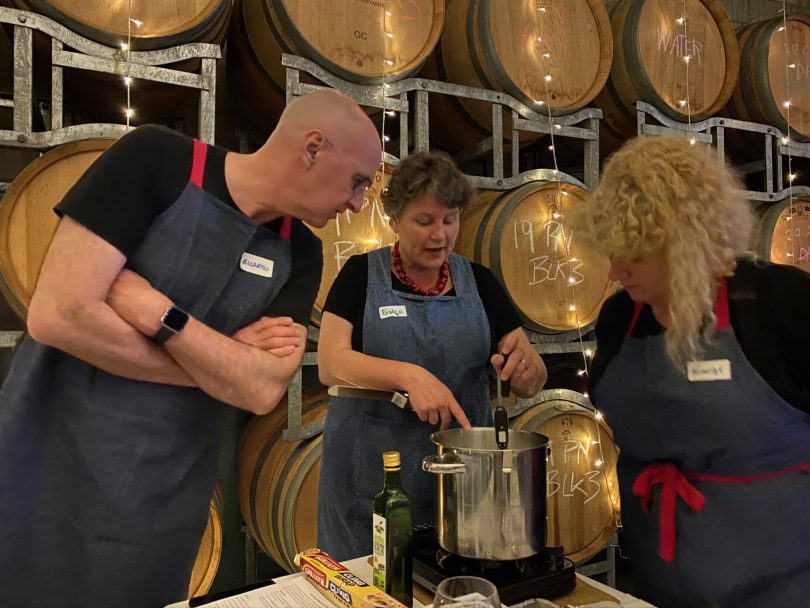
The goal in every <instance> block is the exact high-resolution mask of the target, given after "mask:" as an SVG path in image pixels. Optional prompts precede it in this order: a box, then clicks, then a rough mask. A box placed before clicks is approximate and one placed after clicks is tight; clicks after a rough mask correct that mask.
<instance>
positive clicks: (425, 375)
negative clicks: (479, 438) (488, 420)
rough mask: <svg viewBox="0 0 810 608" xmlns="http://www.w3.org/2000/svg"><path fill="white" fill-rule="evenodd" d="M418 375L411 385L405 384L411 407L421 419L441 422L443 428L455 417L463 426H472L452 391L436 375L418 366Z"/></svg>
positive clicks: (431, 422) (466, 427)
mask: <svg viewBox="0 0 810 608" xmlns="http://www.w3.org/2000/svg"><path fill="white" fill-rule="evenodd" d="M418 369H419V370H420V371H419V372H417V374H416V377H415V378H414V380H413V381H412V382H409V383H408V384H409V386H403V388H404V389H405V390H406V391H408V398H409V400H410V402H411V407H413V411H414V412H416V415H417V416H418V417H419V420H421V421H422V422H429V423H430V424H439V425H440V426H439V428H440V429H441V430H444V429H446V428H447V427H448V426H450V423H451V422H452V421H453V419H454V418H455V419H456V420H458V423H459V424H460V425H461V427H462V428H465V429H469V428H471V427H472V425H471V424H470V421H469V420H468V419H467V416H466V415H465V414H464V410H462V409H461V406H460V405H459V404H458V401H456V398H455V397H454V396H453V393H452V391H451V390H450V389H449V388H447V386H445V384H444V383H443V382H442V381H441V380H439V379H438V378H437V377H436V376H434V375H433V374H431V373H430V372H429V371H427V370H426V369H424V368H418Z"/></svg>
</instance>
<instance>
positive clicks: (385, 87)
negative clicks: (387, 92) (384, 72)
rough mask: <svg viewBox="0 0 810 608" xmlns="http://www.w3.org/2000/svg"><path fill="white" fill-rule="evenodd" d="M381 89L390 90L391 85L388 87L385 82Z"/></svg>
mask: <svg viewBox="0 0 810 608" xmlns="http://www.w3.org/2000/svg"><path fill="white" fill-rule="evenodd" d="M383 88H384V89H390V88H391V85H390V84H388V83H387V82H386V83H385V84H384V85H383Z"/></svg>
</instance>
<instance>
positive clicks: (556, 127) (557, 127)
mask: <svg viewBox="0 0 810 608" xmlns="http://www.w3.org/2000/svg"><path fill="white" fill-rule="evenodd" d="M554 128H555V129H562V125H554Z"/></svg>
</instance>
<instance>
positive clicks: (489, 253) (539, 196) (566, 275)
mask: <svg viewBox="0 0 810 608" xmlns="http://www.w3.org/2000/svg"><path fill="white" fill-rule="evenodd" d="M586 194H587V193H586V192H585V190H583V189H582V188H580V187H578V186H574V185H571V184H563V183H559V184H558V183H557V182H529V183H527V184H525V185H523V186H521V187H519V188H517V189H516V190H508V191H505V192H497V191H482V192H481V193H479V195H478V198H477V199H476V201H475V202H473V204H472V205H471V206H470V208H468V209H466V210H465V212H464V214H463V215H462V218H461V230H460V231H459V236H458V239H457V241H456V247H455V248H456V251H457V252H458V253H460V254H462V255H465V256H466V257H468V258H469V259H471V260H473V261H474V262H478V263H479V264H483V265H484V266H487V267H489V268H490V269H491V270H492V272H493V273H494V274H495V276H496V277H497V278H498V279H499V280H500V281H501V283H502V284H503V285H504V287H505V288H506V291H507V292H508V293H509V296H510V298H511V299H512V302H513V303H514V305H515V307H516V308H517V310H518V312H519V313H520V315H521V317H522V318H523V321H524V326H525V327H526V328H528V329H529V330H531V331H533V332H536V333H539V334H551V335H555V338H556V339H559V340H561V341H562V340H566V339H574V338H575V337H577V335H578V333H579V330H578V329H577V325H578V324H579V326H580V327H581V328H582V331H583V332H585V331H588V330H589V328H590V326H591V325H592V324H593V323H594V322H595V321H596V317H597V315H598V313H599V309H600V308H601V306H602V303H603V302H604V301H605V299H606V298H607V297H608V296H609V295H610V293H611V292H612V284H611V283H610V281H608V270H609V261H608V259H607V258H606V257H602V256H600V255H598V254H596V253H594V252H592V251H590V250H588V249H585V248H584V247H582V246H581V245H580V244H579V243H578V242H577V238H576V233H575V232H573V231H572V230H571V229H570V228H568V227H567V226H566V223H565V214H566V213H567V212H568V210H570V209H571V207H572V206H574V205H576V204H578V203H579V202H580V201H581V200H582V199H583V197H584V196H585V195H586Z"/></svg>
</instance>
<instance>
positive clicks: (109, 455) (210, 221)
mask: <svg viewBox="0 0 810 608" xmlns="http://www.w3.org/2000/svg"><path fill="white" fill-rule="evenodd" d="M206 151H207V147H206V146H205V145H204V144H200V142H195V146H194V162H193V166H194V167H195V170H194V172H193V174H192V175H193V178H194V179H193V180H191V181H189V183H188V184H187V186H186V188H185V189H184V190H183V192H182V194H181V195H180V197H179V198H178V199H177V201H176V202H174V203H173V204H172V205H171V206H170V207H169V208H168V209H167V210H166V211H164V212H163V213H162V214H161V215H160V216H158V217H157V218H156V220H155V221H154V223H153V224H152V226H151V227H150V228H149V230H148V232H147V233H146V235H145V237H144V239H143V242H142V243H141V245H140V246H139V247H138V249H137V250H136V251H135V253H134V254H133V255H132V256H131V257H130V258H129V260H128V261H127V267H128V268H131V269H132V270H134V271H135V272H137V273H138V274H140V275H141V276H143V277H145V278H146V279H147V280H148V281H149V282H150V283H151V284H152V285H153V286H154V288H155V289H157V290H158V291H160V292H162V293H164V294H165V295H167V296H168V297H169V298H171V299H172V300H173V301H174V302H175V304H176V305H177V306H179V307H180V308H181V309H183V310H186V311H188V312H189V313H190V314H191V315H192V316H194V317H195V318H197V319H199V320H200V321H202V322H203V323H205V324H207V325H208V326H210V327H212V328H213V329H215V330H217V331H219V332H221V333H223V334H225V335H232V334H233V333H234V332H235V331H236V330H237V329H239V328H241V327H243V326H245V325H247V324H249V323H251V322H253V321H256V320H257V319H258V318H259V317H260V316H261V315H262V313H263V311H264V310H265V309H266V308H267V306H268V304H269V303H270V302H271V301H272V300H273V298H275V296H276V295H277V294H278V293H279V291H280V290H281V288H282V286H283V285H284V283H285V282H286V281H287V279H288V277H289V273H290V264H291V252H290V244H289V242H288V240H285V239H284V238H282V237H281V236H279V235H278V234H277V233H275V232H273V231H271V230H269V229H267V228H266V227H264V226H262V225H259V224H257V223H255V222H254V221H252V220H251V219H249V218H248V217H246V216H245V215H243V214H242V213H241V212H239V211H238V210H237V209H235V208H233V207H231V206H230V205H228V204H226V203H224V202H222V201H220V200H218V199H216V198H214V197H213V196H211V195H210V194H208V193H207V192H205V191H204V190H202V189H201V184H202V174H203V170H202V168H203V167H204V165H205V160H204V158H205V153H206ZM201 155H202V159H201V158H200V156H201ZM110 204H111V208H112V209H111V212H114V201H111V203H110ZM285 228H286V230H283V231H282V232H283V233H284V232H288V231H289V223H288V220H285ZM244 252H248V253H251V254H254V255H256V256H260V257H262V258H265V259H268V260H273V262H274V265H273V273H272V278H267V277H264V276H259V275H257V274H251V273H249V272H245V271H243V270H241V269H240V260H241V259H242V254H243V253H244ZM224 412H225V406H224V405H223V404H222V403H221V402H219V401H217V400H215V399H213V398H212V397H209V396H208V395H207V394H205V393H204V392H203V391H201V390H199V389H197V388H185V387H176V386H169V385H163V384H154V383H148V382H138V381H135V380H128V379H126V378H122V377H119V376H114V375H111V374H108V373H106V372H103V371H101V370H99V369H97V368H95V367H93V366H91V365H88V364H87V363H84V362H83V361H80V360H79V359H76V358H75V357H72V356H70V355H68V354H66V353H64V352H61V351H59V350H57V349H54V348H49V347H47V346H44V345H42V344H40V343H37V342H35V341H33V340H32V339H31V338H30V337H26V338H25V340H24V342H23V343H22V344H21V345H20V346H19V348H18V350H17V352H16V353H15V356H14V359H13V362H12V364H11V367H10V370H9V372H8V375H7V379H6V381H5V383H4V384H3V386H2V389H0V573H2V580H3V583H2V584H0V606H7V607H9V608H10V607H12V606H13V607H14V608H26V607H31V608H57V607H59V608H73V607H76V608H79V607H81V608H126V607H131V608H158V607H162V606H163V605H164V604H166V603H168V602H172V601H177V600H180V599H182V598H184V597H185V596H186V595H187V593H188V583H189V577H190V574H191V569H192V566H193V563H194V559H195V556H196V553H197V550H198V548H199V543H200V539H201V537H202V533H203V530H204V529H205V525H206V520H207V517H208V510H209V501H210V499H211V495H212V492H213V488H214V485H215V482H216V449H217V441H218V421H219V420H220V417H221V415H222V414H223V413H224Z"/></svg>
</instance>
